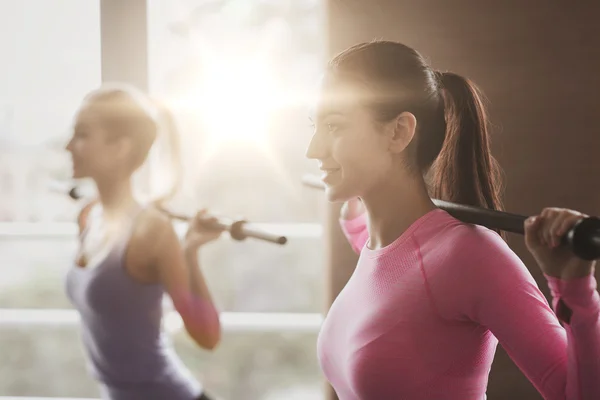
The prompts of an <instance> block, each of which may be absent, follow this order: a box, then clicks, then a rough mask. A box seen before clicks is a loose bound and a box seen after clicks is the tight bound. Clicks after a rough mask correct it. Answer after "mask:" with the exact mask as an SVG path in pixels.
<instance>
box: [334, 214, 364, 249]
mask: <svg viewBox="0 0 600 400" xmlns="http://www.w3.org/2000/svg"><path fill="white" fill-rule="evenodd" d="M340 226H341V228H342V232H343V233H344V235H345V236H346V238H347V239H348V242H349V243H350V245H351V246H352V249H353V250H354V251H355V252H356V253H357V254H360V252H361V251H362V249H363V247H365V244H366V243H367V240H368V239H369V230H368V229H367V213H362V214H361V215H359V216H358V217H356V218H354V219H348V220H347V219H340Z"/></svg>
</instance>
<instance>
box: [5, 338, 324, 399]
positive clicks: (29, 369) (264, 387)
mask: <svg viewBox="0 0 600 400" xmlns="http://www.w3.org/2000/svg"><path fill="white" fill-rule="evenodd" d="M315 341H316V337H315V335H314V334H253V335H252V334H251V335H247V334H246V335H239V334H227V335H225V336H224V338H223V341H222V343H221V345H220V346H219V348H218V349H217V350H216V351H214V352H213V353H209V352H205V351H202V350H200V349H198V348H197V347H196V346H195V345H193V343H192V342H191V340H190V339H188V338H187V336H186V334H185V333H183V332H182V333H179V334H177V335H175V336H174V342H175V347H176V350H177V353H178V354H179V355H180V356H181V357H182V360H183V361H184V363H185V364H186V365H187V366H188V368H190V369H191V370H192V372H193V374H194V376H196V377H198V379H199V380H201V381H202V382H203V383H204V385H205V387H206V389H207V391H210V392H211V393H214V394H215V395H217V396H220V397H222V398H224V399H245V400H254V399H256V400H259V399H260V400H295V399H302V400H305V399H311V400H313V399H314V400H321V399H323V398H324V396H323V388H324V384H323V381H322V378H321V375H320V372H319V369H318V365H317V360H316V350H315ZM0 343H2V344H3V345H2V346H0V359H2V360H3V361H4V362H2V363H1V364H0V395H2V396H40V397H58V396H61V397H96V398H97V397H98V396H99V394H98V391H97V388H96V384H95V382H94V381H93V380H92V379H91V378H90V377H89V375H88V373H87V370H86V368H85V362H86V361H85V358H84V353H83V350H82V347H81V344H80V343H81V342H80V338H79V334H78V331H77V329H75V328H74V327H49V328H43V329H39V328H36V329H31V328H30V329H28V328H26V327H21V328H18V329H17V328H13V327H2V328H0Z"/></svg>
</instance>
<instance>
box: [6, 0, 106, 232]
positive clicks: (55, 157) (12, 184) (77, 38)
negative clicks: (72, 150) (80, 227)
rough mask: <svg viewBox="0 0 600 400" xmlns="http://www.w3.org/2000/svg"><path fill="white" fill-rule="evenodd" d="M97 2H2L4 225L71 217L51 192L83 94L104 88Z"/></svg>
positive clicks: (62, 173) (64, 168)
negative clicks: (49, 188) (49, 184)
mask: <svg viewBox="0 0 600 400" xmlns="http://www.w3.org/2000/svg"><path fill="white" fill-rule="evenodd" d="M99 15H100V12H99V1H98V0H86V1H81V0H19V1H2V2H0V26H1V27H2V32H3V34H2V35H0V52H1V53H2V60H3V61H2V63H0V87H1V88H2V90H1V91H0V192H1V193H2V196H0V221H39V220H65V219H68V220H72V218H73V216H74V213H75V212H76V211H75V209H74V207H73V206H72V204H71V203H70V202H69V200H68V199H67V198H65V196H59V195H56V194H51V193H49V192H48V188H47V182H48V180H49V179H51V178H52V179H64V178H67V177H68V176H69V174H70V164H69V161H68V159H67V157H66V153H65V152H64V151H62V147H63V146H64V144H65V139H66V138H67V134H68V131H69V129H70V125H71V120H72V117H73V114H74V112H75V110H76V108H77V106H78V104H79V103H80V102H81V100H82V98H83V96H84V94H85V93H86V92H88V91H89V90H90V89H91V88H93V87H95V86H97V85H98V84H99V83H100V20H99Z"/></svg>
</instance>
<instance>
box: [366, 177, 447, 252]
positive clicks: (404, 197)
mask: <svg viewBox="0 0 600 400" xmlns="http://www.w3.org/2000/svg"><path fill="white" fill-rule="evenodd" d="M362 201H363V203H364V205H365V208H366V210H367V213H368V216H369V219H368V220H369V223H368V229H369V243H368V247H369V248H370V249H371V250H377V249H381V248H383V247H386V246H388V245H390V244H391V243H393V242H394V241H395V240H396V239H397V238H399V237H400V236H401V235H402V234H403V233H404V232H405V231H406V230H407V229H408V228H409V227H410V226H411V225H412V224H413V223H414V222H415V221H416V220H418V219H419V218H421V217H422V216H423V215H425V214H427V213H428V212H430V211H432V210H434V209H435V208H436V207H435V205H434V204H433V202H432V201H431V198H430V197H429V194H428V192H427V187H426V185H425V182H424V180H423V179H422V178H420V177H406V179H398V178H396V179H392V180H389V181H387V182H384V183H382V184H381V185H378V186H377V187H376V188H374V189H373V190H371V191H370V193H369V194H367V195H366V196H364V197H363V198H362Z"/></svg>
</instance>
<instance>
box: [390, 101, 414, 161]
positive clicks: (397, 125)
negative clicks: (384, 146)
mask: <svg viewBox="0 0 600 400" xmlns="http://www.w3.org/2000/svg"><path fill="white" fill-rule="evenodd" d="M387 129H388V136H389V138H390V140H389V149H390V151H391V152H393V153H401V152H403V151H404V150H405V149H406V148H407V147H408V145H409V144H410V142H411V141H412V140H413V137H414V136H415V130H416V129H417V119H416V118H415V116H414V114H412V113H410V112H407V111H405V112H403V113H401V114H399V115H398V116H397V117H396V118H394V119H393V120H392V121H390V122H389V125H388V126H387Z"/></svg>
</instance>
